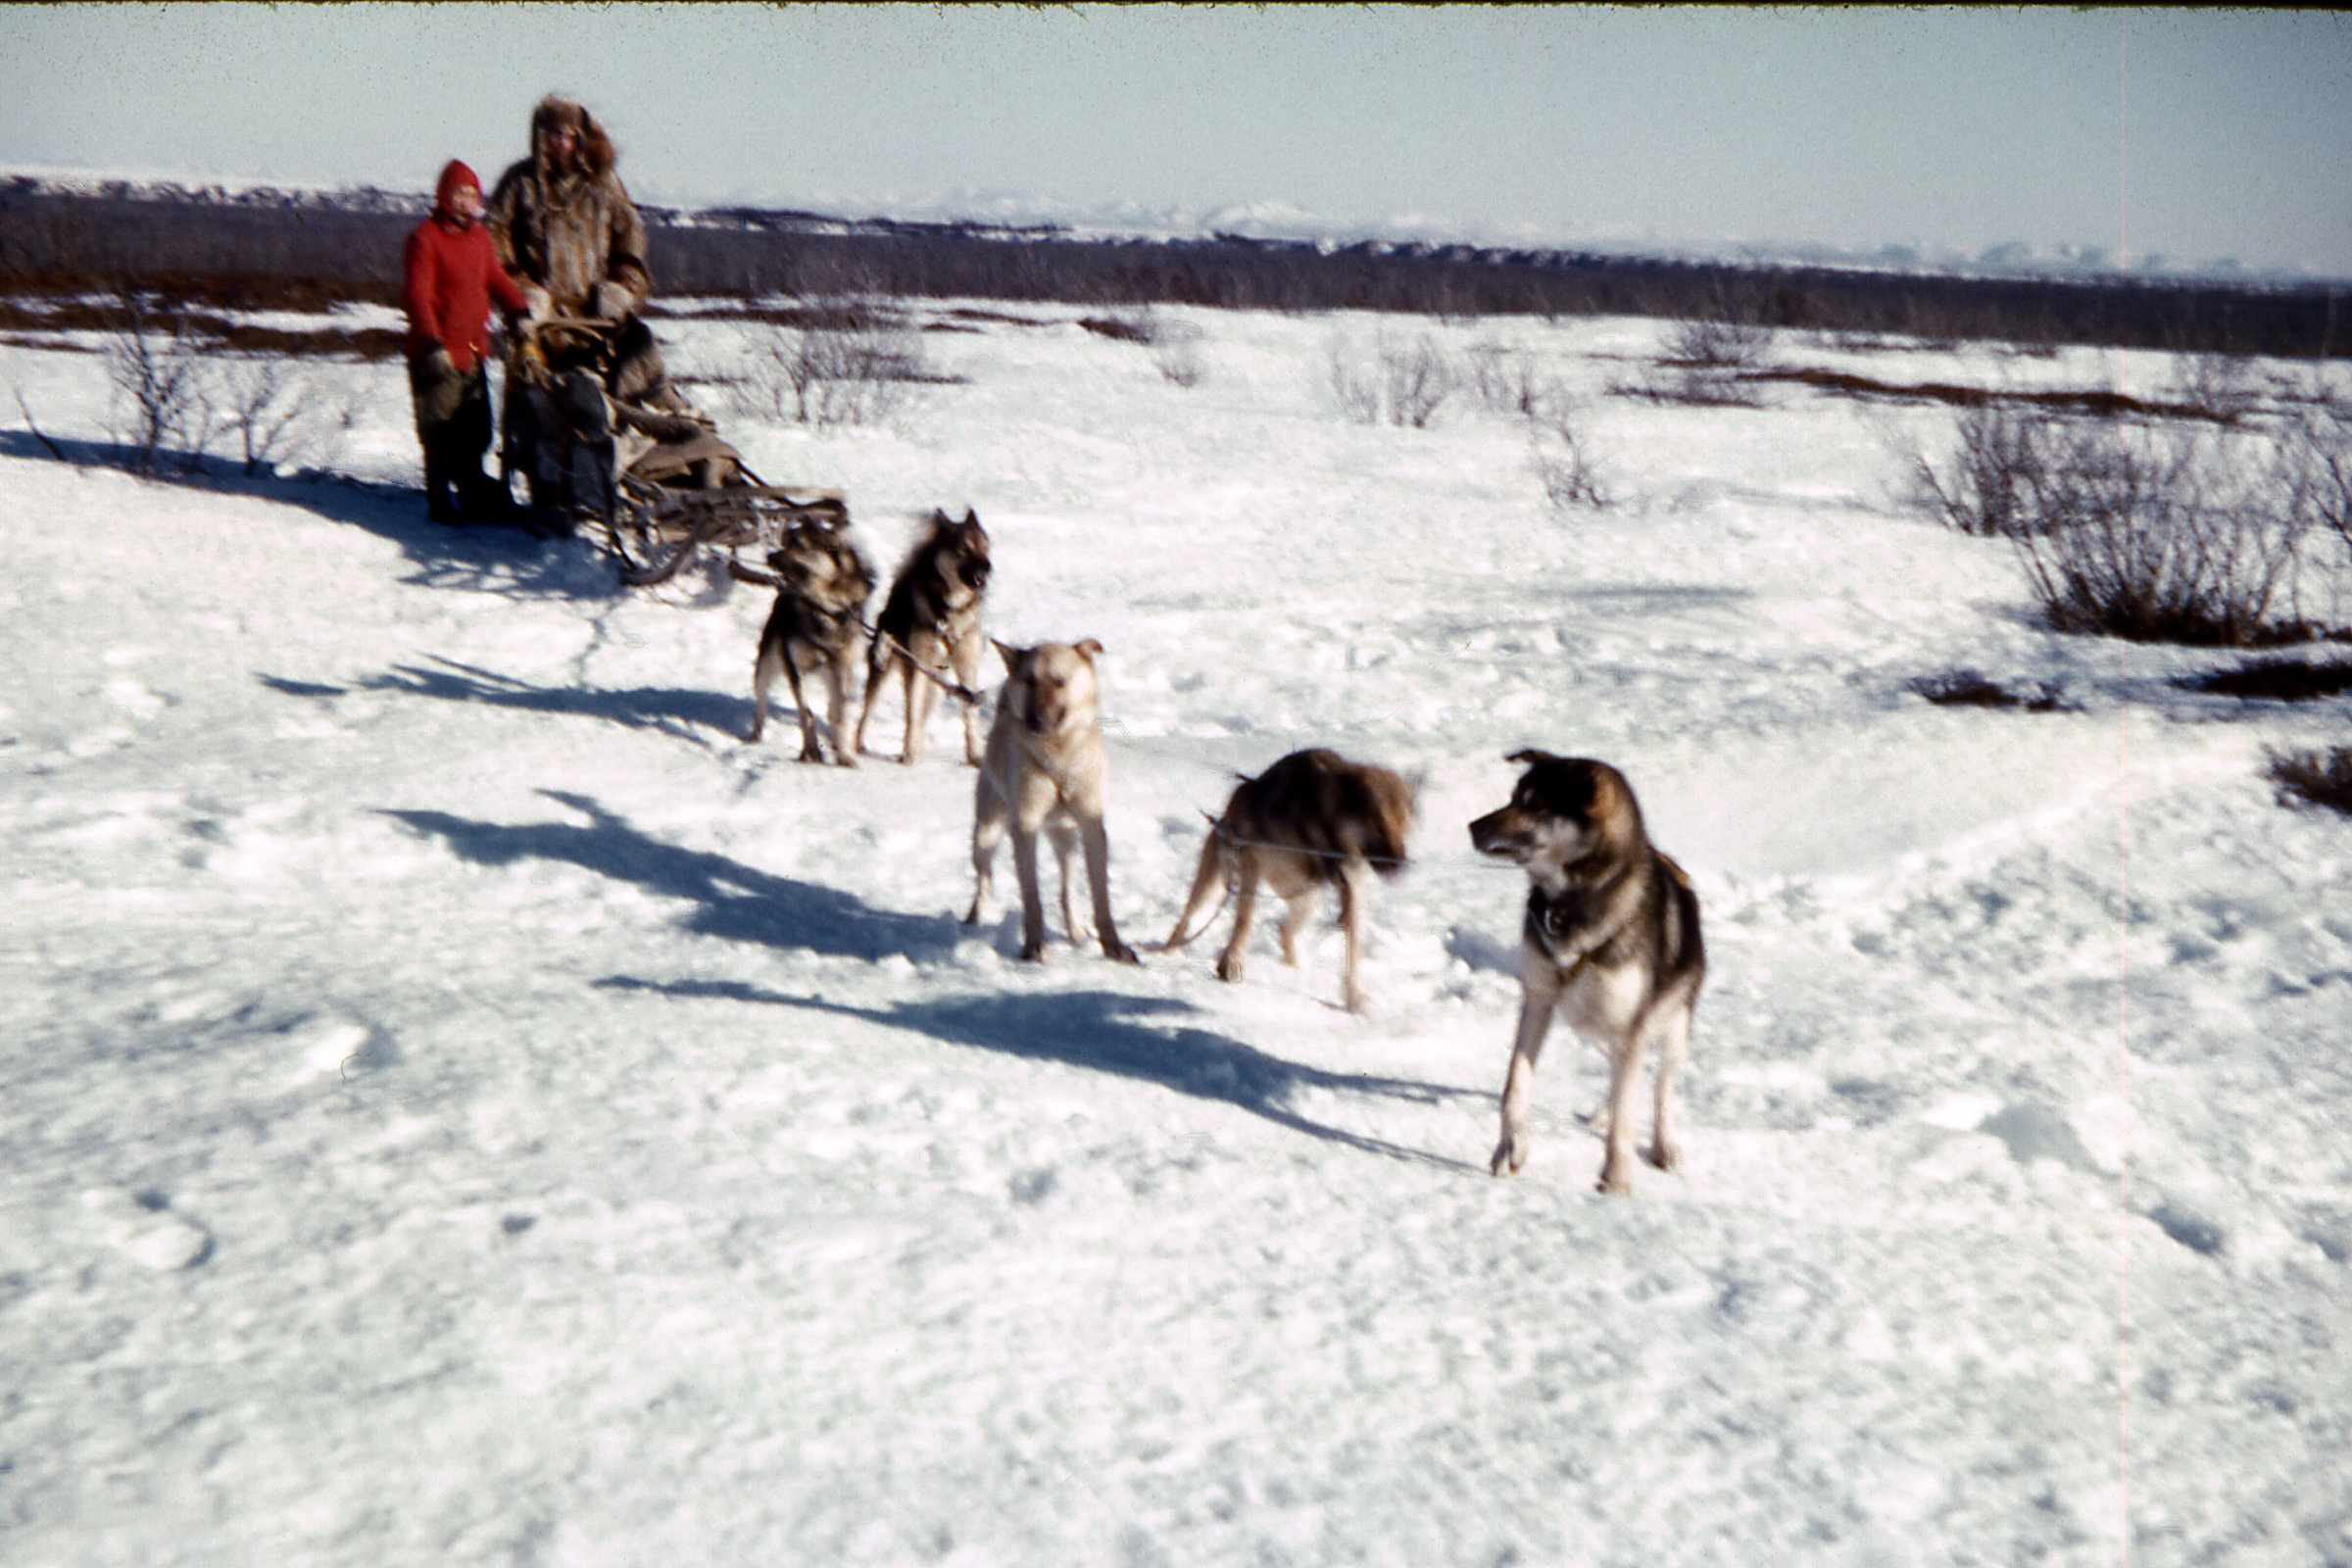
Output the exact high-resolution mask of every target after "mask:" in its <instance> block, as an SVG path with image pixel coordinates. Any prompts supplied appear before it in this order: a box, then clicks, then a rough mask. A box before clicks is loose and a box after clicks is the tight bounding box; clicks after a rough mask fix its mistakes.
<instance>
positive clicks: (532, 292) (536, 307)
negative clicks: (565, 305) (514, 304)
mask: <svg viewBox="0 0 2352 1568" xmlns="http://www.w3.org/2000/svg"><path fill="white" fill-rule="evenodd" d="M548 314H549V313H548V298H547V290H545V289H543V288H541V287H540V286H539V285H538V284H536V283H525V284H523V285H522V319H524V320H526V321H544V320H546V319H547V318H548Z"/></svg>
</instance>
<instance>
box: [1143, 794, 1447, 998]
mask: <svg viewBox="0 0 2352 1568" xmlns="http://www.w3.org/2000/svg"><path fill="white" fill-rule="evenodd" d="M1412 821H1413V787H1412V785H1410V784H1408V783H1406V782H1405V781H1404V780H1403V779H1401V778H1399V777H1397V775H1396V774H1395V773H1392V772H1390V771H1389V770H1388V769H1387V768H1385V767H1374V766H1371V765H1370V764H1369V763H1365V762H1350V761H1349V760H1347V759H1346V758H1344V757H1341V756H1339V755H1338V754H1337V753H1334V752H1327V751H1323V750H1321V749H1320V748H1318V749H1316V750H1313V751H1305V752H1293V753H1292V754H1291V755H1290V756H1288V757H1286V758H1284V759H1283V760H1281V761H1279V762H1276V763H1275V764H1274V765H1273V766H1272V767H1269V768H1267V769H1266V770H1265V771H1264V772H1263V773H1260V774H1258V775H1257V777H1255V778H1250V779H1244V780H1243V781H1242V782H1241V784H1240V786H1239V787H1238V788H1236V789H1235V790H1234V792H1233V798H1232V799H1231V800H1229V801H1227V802H1226V804H1225V814H1224V815H1223V816H1221V817H1219V818H1217V821H1216V824H1215V826H1213V827H1211V828H1210V829H1209V834H1208V842H1207V843H1205V844H1203V845H1201V869H1200V870H1199V871H1197V872H1196V873H1194V876H1193V891H1192V893H1191V895H1190V896H1189V897H1188V898H1187V899H1186V900H1185V906H1184V913H1183V915H1182V916H1181V917H1179V918H1178V920H1177V921H1176V929H1175V930H1174V931H1173V932H1171V933H1169V935H1168V940H1167V942H1166V944H1165V945H1164V947H1163V951H1165V952H1170V953H1172V952H1175V951H1176V950H1178V949H1180V948H1182V947H1183V946H1184V945H1185V944H1186V943H1188V942H1190V941H1192V939H1193V938H1194V937H1195V936H1197V935H1199V934H1200V933H1199V932H1188V931H1187V930H1186V929H1185V927H1187V926H1189V925H1191V924H1192V923H1193V921H1194V919H1195V918H1197V917H1198V916H1199V915H1200V914H1201V912H1202V911H1203V910H1204V909H1206V908H1207V907H1208V901H1209V900H1210V899H1211V898H1212V897H1214V896H1215V895H1216V893H1217V891H1218V889H1219V888H1221V887H1225V886H1228V885H1230V886H1231V887H1232V888H1233V889H1234V906H1233V936H1232V938H1231V939H1230V940H1229V941H1227V942H1226V944H1225V952H1224V953H1223V954H1222V955H1221V956H1219V957H1218V959H1217V978H1218V979H1220V980H1239V979H1240V978H1241V977H1242V956H1243V950H1244V949H1245V948H1246V947H1247V946H1248V944H1249V941H1250V918H1251V916H1252V915H1253V914H1254V912H1255V909H1256V904H1257V882H1258V878H1259V877H1260V876H1263V877H1264V878H1265V880H1266V885H1267V886H1268V887H1270V888H1272V889H1273V891H1274V896H1275V897H1276V898H1278V899H1281V900H1282V901H1284V903H1285V904H1286V905H1287V906H1288V907H1286V908H1285V909H1284V911H1283V916H1282V961H1283V962H1285V963H1288V964H1292V965H1296V964H1297V963H1298V962H1299V949H1298V940H1299V930H1300V929H1301V928H1302V927H1304V926H1305V924H1306V922H1307V919H1308V917H1309V916H1311V915H1312V914H1313V913H1314V912H1315V905H1316V903H1317V902H1318V900H1319V897H1320V894H1321V891H1322V889H1323V888H1324V887H1326V886H1330V887H1336V888H1338V889H1339V890H1340V927H1341V929H1342V930H1344V931H1345V932H1347V934H1348V956H1347V967H1346V969H1345V971H1344V978H1343V981H1342V988H1343V990H1344V991H1345V993H1346V995H1347V999H1348V1011H1350V1012H1361V1011H1363V1008H1364V988H1363V986H1362V985H1361V983H1359V982H1358V980H1357V978H1356V964H1357V960H1358V958H1359V956H1360V955H1361V953H1362V951H1363V907H1364V878H1365V876H1366V875H1367V874H1368V873H1369V872H1371V871H1374V870H1377V871H1379V873H1380V874H1381V875H1382V876H1385V877H1393V876H1395V875H1396V874H1397V872H1398V871H1401V870H1402V869H1403V868H1404V838H1405V834H1406V832H1407V831H1408V830H1409V829H1410V828H1411V826H1412Z"/></svg>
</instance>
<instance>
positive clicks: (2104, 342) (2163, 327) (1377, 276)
mask: <svg viewBox="0 0 2352 1568" xmlns="http://www.w3.org/2000/svg"><path fill="white" fill-rule="evenodd" d="M650 216H651V217H652V219H653V220H654V221H651V222H650V225H649V226H650V239H651V245H652V252H653V256H652V260H653V268H654V274H655V283H656V291H657V293H658V294H668V295H673V296H678V295H704V296H735V297H756V296H765V295H793V296H800V297H817V296H839V295H843V294H877V295H886V296H899V297H909V298H935V299H993V300H1005V301H1032V302H1045V301H1056V302H1062V303H1069V304H1078V305H1089V306H1117V305H1149V304H1182V305H1207V306H1218V307H1225V308H1230V309H1237V310H1274V311H1325V310H1363V311H1386V312H1397V313H1409V314H1417V315H1431V316H1438V317H1443V318H1447V319H1465V318H1474V317H1481V316H1510V315H1529V316H1544V317H1579V316H1643V317H1659V318H1673V319H1730V320H1738V321H1743V322H1752V323H1754V324H1758V325H1765V326H1774V327H1788V328H1796V329H1801V330H1811V331H1820V332H1833V333H1857V334H1893V335H1902V336H1908V337H1914V338H1920V339H1925V340H1928V341H1931V342H1936V341H1962V340H1972V339H1985V340H1994V341H2002V342H2013V343H2021V344H2026V345H2029V346H2051V347H2055V346H2058V345H2061V344H2090V345H2099V346H2109V347H2125V348H2146V349H2158V350H2168V351H2173V352H2199V353H2223V354H2265V355H2278V356H2283V357H2292V358H2304V359H2312V358H2332V357H2338V356H2342V355H2344V354H2345V353H2347V352H2348V351H2352V323H2345V322H2341V321H2339V319H2338V316H2339V312H2340V307H2341V305H2342V303H2343V296H2344V295H2345V294H2346V293H2348V292H2352V289H2347V288H2345V287H2344V286H2342V285H2328V284H2319V283H2308V284H2283V285H2256V284H2229V283H2222V282H2215V281H2210V280H2156V279H2141V278H2124V277H2102V278H2081V277H2065V278H2060V277H2033V276H2010V277H2003V276H1956V275H1948V274H1935V273H1913V272H1893V271H1867V270H1847V269H1838V268H1829V267H1796V266H1772V265H1763V264H1753V265H1750V264H1734V263H1723V262H1696V261H1682V260H1672V259H1663V258H1644V257H1639V256H1621V255H1602V254H1595V253H1590V252H1563V251H1499V250H1491V249H1489V250H1477V249H1472V248H1470V247H1467V246H1446V247H1430V246H1422V245H1409V246H1397V245H1379V244H1362V245H1355V246H1350V247H1347V248H1343V249H1340V250H1335V251H1328V252H1327V251H1324V250H1322V249H1319V248H1318V247H1316V246H1314V245H1312V244H1309V243H1304V242H1293V241H1280V240H1257V239H1246V238H1240V237H1236V236H1230V235H1217V236H1212V237H1207V238H1201V239H1179V240H1140V239H1138V240H1129V239H1089V238H1080V237H1076V236H1073V235H1070V234H1067V233H1066V232H1062V231H1059V230H1054V229H1051V228H1040V229H1019V230H1013V229H1004V228H993V227H987V226H983V225H976V224H972V225H967V224H953V223H911V222H895V221H880V220H873V221H858V222H849V221H839V220H831V219H825V218H822V217H820V216H818V215H811V214H772V213H757V212H750V211H732V212H727V213H718V214H710V215H705V216H704V220H703V221H699V222H696V223H693V224H691V225H684V224H678V223H674V222H663V221H660V220H661V218H662V217H663V216H666V215H662V214H660V213H658V212H657V213H655V214H653V215H650ZM712 220H719V221H717V222H714V221H712ZM415 222H416V219H415V218H414V217H413V216H408V215H402V214H393V213H384V212H380V211H379V212H356V211H339V210H333V209H322V208H318V207H293V206H278V207H270V206H238V205H223V204H212V203H194V202H171V201H156V200H133V199H123V198H121V197H114V196H72V195H57V194H49V193H41V194H25V193H24V192H22V191H0V279H9V280H13V282H14V284H15V286H17V287H19V288H24V287H40V288H45V289H51V290H55V289H70V288H73V287H76V286H85V287H106V286H114V285H118V284H122V283H131V284H134V285H139V286H149V287H162V288H165V289H167V290H168V289H170V288H172V287H173V286H175V285H186V284H193V283H197V282H200V281H209V283H210V287H209V288H208V289H207V290H206V291H207V292H209V293H213V294H215V295H216V296H218V295H219V294H221V292H222V291H223V288H224V286H225V285H227V284H228V283H229V280H232V279H234V278H237V277H249V278H253V279H255V280H256V281H257V283H258V282H259V281H261V280H270V282H272V283H275V284H277V285H280V286H281V287H282V286H283V285H287V284H297V283H309V284H312V285H316V286H317V291H318V292H319V293H321V294H324V295H327V296H332V297H344V298H355V299H368V300H375V301H379V302H383V303H390V302H391V301H392V300H393V298H394V296H395V290H396V289H397V286H398V282H399V273H400V250H401V240H402V238H403V236H404V235H405V234H406V233H407V231H408V229H409V228H410V227H412V226H414V224H415ZM728 224H731V225H732V226H726V225H728ZM263 292H267V293H272V294H274V293H276V292H278V289H266V290H263Z"/></svg>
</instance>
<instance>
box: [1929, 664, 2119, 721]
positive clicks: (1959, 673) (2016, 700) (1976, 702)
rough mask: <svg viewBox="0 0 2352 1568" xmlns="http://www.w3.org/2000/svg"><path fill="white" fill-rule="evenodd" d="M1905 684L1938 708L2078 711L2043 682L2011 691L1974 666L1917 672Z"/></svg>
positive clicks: (2078, 707)
mask: <svg viewBox="0 0 2352 1568" xmlns="http://www.w3.org/2000/svg"><path fill="white" fill-rule="evenodd" d="M1906 684H1907V686H1908V689H1909V690H1911V691H1913V692H1915V693H1917V694H1918V695H1920V696H1922V697H1924V698H1926V699H1927V700H1928V701H1929V702H1931V703H1934V704H1936V706H1937V707H1938V708H2016V709H2022V710H2024V711H2026V712H2029V713H2079V712H2081V711H2082V705H2081V704H2080V703H2070V702H2068V701H2067V700H2066V697H2065V694H2064V693H2062V692H2060V691H2059V689H2058V688H2057V687H2055V686H2052V685H2050V684H2049V683H2048V682H2046V681H2036V682H2035V683H2034V689H2033V690H2032V691H2030V692H2029V691H2011V690H2010V689H2009V688H2008V687H2006V686H2003V685H2001V684H1999V683H1998V682H1996V681H1992V680H1988V679H1986V678H1985V675H1984V673H1983V672H1982V671H1979V670H1974V669H1954V670H1946V671H1945V672H1944V673H1942V674H1940V675H1921V676H1919V677H1918V678H1916V679H1914V680H1912V681H1909V682H1907V683H1906Z"/></svg>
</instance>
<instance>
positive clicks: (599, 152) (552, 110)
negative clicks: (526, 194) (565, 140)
mask: <svg viewBox="0 0 2352 1568" xmlns="http://www.w3.org/2000/svg"><path fill="white" fill-rule="evenodd" d="M560 125H568V126H570V127H571V128H572V129H573V130H575V131H578V132H579V136H580V162H579V167H580V169H581V170H582V171H583V172H586V173H587V174H588V176H589V177H590V178H592V179H593V178H596V177H598V176H600V175H603V174H607V173H610V172H612V170H613V165H614V164H615V163H616V162H618V161H619V157H620V154H619V152H618V150H617V149H616V148H614V147H613V138H612V137H611V136H609V135H607V134H605V127H604V126H602V125H600V124H598V123H596V117H595V116H594V115H592V114H590V113H589V112H588V110H587V107H586V106H585V105H583V104H578V103H574V102H573V101H572V100H571V99H569V98H565V97H564V96H563V95H561V94H560V93H552V92H551V93H549V94H548V95H547V96H546V97H544V98H542V99H540V100H539V106H538V107H537V108H536V109H533V110H532V111H531V161H532V163H533V164H535V165H536V166H537V167H538V171H539V177H540V178H541V179H543V180H546V179H553V178H554V177H555V169H554V167H553V166H552V165H551V164H550V163H549V161H548V156H547V138H548V133H549V132H550V131H553V130H554V129H556V128H557V127H558V126H560Z"/></svg>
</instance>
